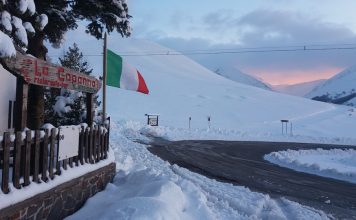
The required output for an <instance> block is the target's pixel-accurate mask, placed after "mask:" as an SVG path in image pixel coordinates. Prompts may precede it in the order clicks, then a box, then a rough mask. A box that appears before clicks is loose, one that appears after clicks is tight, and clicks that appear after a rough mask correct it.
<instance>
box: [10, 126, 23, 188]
mask: <svg viewBox="0 0 356 220" xmlns="http://www.w3.org/2000/svg"><path fill="white" fill-rule="evenodd" d="M21 148H22V135H21V132H20V131H18V132H16V140H15V146H14V150H15V153H14V170H13V174H12V182H13V185H14V187H15V188H16V189H20V188H21V185H20V172H21Z"/></svg>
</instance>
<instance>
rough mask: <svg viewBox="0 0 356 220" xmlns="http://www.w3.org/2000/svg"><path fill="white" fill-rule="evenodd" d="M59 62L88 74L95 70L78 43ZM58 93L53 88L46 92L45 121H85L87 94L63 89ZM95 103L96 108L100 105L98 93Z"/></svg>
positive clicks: (69, 123) (58, 123) (59, 122)
mask: <svg viewBox="0 0 356 220" xmlns="http://www.w3.org/2000/svg"><path fill="white" fill-rule="evenodd" d="M59 62H60V64H61V66H64V67H67V68H70V69H73V70H75V71H78V72H81V73H84V74H87V75H90V74H91V73H92V72H93V69H91V68H90V67H89V64H88V62H87V61H86V60H85V59H84V57H83V53H82V52H80V50H79V48H78V46H77V44H76V43H74V44H73V47H69V48H68V51H67V52H66V53H65V54H64V55H63V57H60V58H59ZM57 95H58V94H56V92H53V89H52V90H48V91H47V92H45V97H46V100H47V101H48V103H46V105H45V118H46V120H45V122H46V123H51V124H53V125H55V126H59V125H77V124H80V123H83V122H84V121H85V119H86V118H85V116H86V114H85V113H86V109H85V107H86V105H85V102H86V94H83V93H82V92H77V91H70V90H65V89H62V90H61V91H60V95H59V96H57ZM58 102H60V103H58ZM94 103H95V106H94V108H97V107H98V106H99V105H100V102H98V96H97V95H96V96H95V97H94Z"/></svg>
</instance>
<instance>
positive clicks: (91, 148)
mask: <svg viewBox="0 0 356 220" xmlns="http://www.w3.org/2000/svg"><path fill="white" fill-rule="evenodd" d="M94 144H95V127H94V126H92V127H91V129H90V133H89V162H90V163H91V164H93V163H94V160H93V159H94Z"/></svg>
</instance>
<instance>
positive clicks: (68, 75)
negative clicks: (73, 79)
mask: <svg viewBox="0 0 356 220" xmlns="http://www.w3.org/2000/svg"><path fill="white" fill-rule="evenodd" d="M66 81H70V74H69V73H66Z"/></svg>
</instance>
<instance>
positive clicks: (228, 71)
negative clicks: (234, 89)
mask: <svg viewBox="0 0 356 220" xmlns="http://www.w3.org/2000/svg"><path fill="white" fill-rule="evenodd" d="M215 73H216V74H218V75H220V76H223V77H225V78H228V79H230V80H232V81H235V82H238V83H242V84H246V85H250V86H255V87H258V88H261V89H266V90H271V88H270V87H269V86H268V85H267V84H265V83H263V82H262V81H261V80H258V79H256V78H255V77H253V76H251V75H249V74H246V73H243V72H241V71H240V70H238V69H237V68H234V67H228V66H225V67H219V68H217V69H216V70H215Z"/></svg>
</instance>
